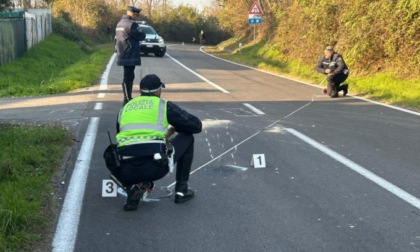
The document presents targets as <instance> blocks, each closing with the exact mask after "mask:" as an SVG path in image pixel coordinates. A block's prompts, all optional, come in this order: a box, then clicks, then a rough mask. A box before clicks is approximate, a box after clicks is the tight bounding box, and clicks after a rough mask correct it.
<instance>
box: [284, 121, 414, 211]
mask: <svg viewBox="0 0 420 252" xmlns="http://www.w3.org/2000/svg"><path fill="white" fill-rule="evenodd" d="M285 130H286V131H288V132H290V133H291V134H292V135H294V136H296V137H297V138H299V139H301V140H302V141H304V142H306V143H308V144H309V145H311V146H312V147H314V148H316V149H318V150H320V151H322V152H323V153H325V154H327V155H328V156H330V157H331V158H333V159H335V160H336V161H338V162H340V163H342V164H343V165H345V166H347V167H348V168H350V169H351V170H353V171H355V172H357V173H359V174H360V175H362V176H363V177H365V178H367V179H369V180H370V181H372V182H374V183H375V184H377V185H379V186H380V187H382V188H384V189H385V190H387V191H389V192H391V193H392V194H394V195H395V196H397V197H399V198H400V199H402V200H404V201H405V202H407V203H409V204H411V205H412V206H414V207H416V208H417V209H420V199H418V198H416V197H414V196H413V195H411V194H409V193H408V192H406V191H404V190H403V189H401V188H399V187H398V186H396V185H394V184H391V183H390V182H388V181H386V180H385V179H383V178H381V177H379V176H378V175H376V174H374V173H373V172H371V171H369V170H367V169H366V168H363V167H362V166H360V165H358V164H356V163H355V162H353V161H351V160H350V159H348V158H346V157H344V156H342V155H340V154H338V153H337V152H335V151H333V150H331V149H329V148H328V147H326V146H325V145H322V144H320V143H318V142H316V141H315V140H313V139H311V138H309V137H307V136H305V135H304V134H302V133H300V132H298V131H296V130H294V129H291V128H286V129H285Z"/></svg>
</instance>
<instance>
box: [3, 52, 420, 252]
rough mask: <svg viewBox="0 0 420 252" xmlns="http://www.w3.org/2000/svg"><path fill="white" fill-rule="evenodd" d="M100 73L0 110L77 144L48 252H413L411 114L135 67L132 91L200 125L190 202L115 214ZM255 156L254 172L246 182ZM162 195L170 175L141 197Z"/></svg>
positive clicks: (112, 114) (194, 57)
mask: <svg viewBox="0 0 420 252" xmlns="http://www.w3.org/2000/svg"><path fill="white" fill-rule="evenodd" d="M111 63H112V64H110V65H109V69H110V71H109V72H108V73H105V74H104V77H103V79H102V80H101V85H98V86H95V87H92V88H88V89H85V90H80V91H78V92H75V93H74V94H71V95H65V96H62V97H61V96H60V97H58V98H57V99H55V100H51V99H52V98H48V97H45V98H35V99H31V102H30V104H35V105H29V102H28V101H27V99H22V100H16V99H14V100H3V101H1V102H0V111H1V115H2V118H3V119H6V120H30V114H31V112H30V111H31V108H27V107H28V106H29V107H32V111H33V108H34V107H35V108H36V110H38V111H41V112H42V114H43V117H42V118H40V120H41V119H44V120H45V119H46V120H51V121H52V122H53V121H60V122H66V123H68V125H69V126H70V128H71V129H72V130H73V131H74V134H75V138H76V139H77V140H78V141H79V144H78V145H77V147H76V149H77V151H75V154H74V155H71V156H70V157H69V163H72V164H74V165H73V166H70V168H69V172H68V173H66V174H65V176H63V189H66V188H68V190H67V194H66V195H64V194H63V196H62V198H60V199H59V200H61V202H62V203H63V205H64V207H63V210H62V212H61V215H60V219H59V221H58V227H57V230H56V235H55V238H54V242H53V246H54V250H55V251H420V200H419V199H420V165H419V163H420V155H419V153H420V144H419V143H420V127H419V125H420V114H418V113H415V112H410V111H405V110H400V109H397V108H393V107H389V106H384V105H381V104H377V103H372V102H370V101H368V100H363V99H359V98H355V97H352V96H348V97H340V98H338V99H330V98H328V97H326V96H323V95H321V89H320V88H319V87H314V86H311V85H308V84H304V83H299V82H296V81H293V80H290V79H286V78H282V77H279V76H276V75H272V74H267V73H264V72H261V71H256V70H253V69H250V68H246V67H244V66H240V65H236V64H232V63H229V62H226V61H222V60H220V59H216V58H214V57H211V56H209V55H206V54H204V53H202V52H201V51H200V50H199V47H198V46H187V45H185V46H183V45H171V46H170V47H169V48H168V55H166V56H165V57H163V58H156V57H154V56H149V57H142V64H143V65H142V67H141V68H139V67H138V68H137V69H136V80H135V83H139V80H140V78H141V76H144V75H146V74H148V73H155V74H157V75H159V76H160V77H161V79H162V81H163V82H164V83H166V89H164V91H163V98H165V99H168V100H172V101H175V102H177V103H178V104H179V105H180V106H181V107H183V108H185V109H186V110H188V111H189V112H191V113H193V114H195V115H197V116H198V117H200V118H201V119H202V121H203V125H204V129H203V132H202V133H201V134H197V135H196V151H195V159H194V163H193V172H192V174H191V178H190V186H191V187H192V188H193V189H194V190H195V192H196V197H195V198H194V199H193V200H191V201H189V202H187V203H185V204H180V205H178V204H175V203H174V202H173V197H163V198H161V199H160V200H159V201H153V202H140V205H139V209H138V210H137V211H133V212H124V211H123V210H122V207H123V205H124V201H125V198H124V197H123V196H121V195H118V197H102V189H103V187H102V182H103V180H105V179H108V178H109V173H108V172H107V170H106V168H105V166H104V161H103V159H102V153H103V151H104V149H105V148H106V146H107V145H108V141H109V140H108V136H107V132H108V131H109V132H110V133H111V134H113V135H114V134H115V119H116V116H117V114H118V111H119V109H120V108H121V105H122V100H123V96H122V92H121V85H120V83H121V77H122V69H121V67H118V66H116V65H115V62H113V61H112V62H111ZM135 90H136V91H137V90H138V86H136V89H135ZM136 91H135V92H136ZM350 93H351V87H350ZM47 100H48V102H47V104H46V101H47ZM37 102H38V105H36V104H37ZM57 102H59V103H60V104H59V105H57ZM48 103H51V104H50V105H48ZM41 104H42V105H41ZM17 109H19V111H20V114H19V115H16V110H17ZM26 116H27V117H28V118H29V119H28V118H27V117H26ZM44 117H45V118H44ZM255 154H259V157H260V158H261V157H264V158H265V168H254V165H255V164H257V163H258V161H260V160H261V159H253V156H254V155H255ZM76 155H77V156H76ZM252 160H254V161H255V162H254V165H252V164H251V161H252ZM173 182H174V176H173V174H170V175H169V176H168V177H166V178H164V179H162V180H160V181H158V182H156V187H155V191H154V192H153V193H152V194H151V195H150V197H154V198H156V197H162V196H164V195H166V193H167V190H166V187H167V186H169V185H171V184H172V183H173ZM67 186H68V187H67ZM64 191H65V190H64ZM66 202H67V203H66Z"/></svg>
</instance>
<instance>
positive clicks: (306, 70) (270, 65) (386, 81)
mask: <svg viewBox="0 0 420 252" xmlns="http://www.w3.org/2000/svg"><path fill="white" fill-rule="evenodd" d="M239 43H242V44H244V46H242V47H241V48H239V46H238V45H239ZM206 52H209V53H212V54H215V55H217V56H219V57H221V58H224V59H228V60H231V61H234V62H238V63H241V64H244V65H248V66H252V67H255V68H258V69H262V70H265V71H268V72H272V73H277V74H281V75H284V76H287V77H291V78H294V79H298V80H302V81H305V82H308V83H312V84H320V83H321V82H322V80H323V79H324V78H325V76H324V75H321V74H319V73H317V72H316V71H315V65H316V63H317V62H314V64H313V65H305V64H302V63H301V62H299V61H292V60H288V59H286V58H284V57H283V56H282V54H281V53H280V50H279V49H278V48H276V47H275V46H273V45H269V44H267V43H265V42H258V43H255V44H253V43H249V44H245V41H244V39H243V38H232V39H230V40H227V41H225V42H224V43H222V44H220V45H219V46H217V47H206ZM346 82H347V83H348V84H349V85H350V93H351V94H355V95H359V96H364V97H367V98H370V99H373V100H376V101H380V102H383V103H387V104H393V105H398V106H400V107H405V108H408V109H412V110H416V111H420V78H415V79H402V78H399V77H397V76H396V75H395V74H392V73H386V72H383V73H378V74H374V75H370V76H354V75H352V74H351V69H350V76H349V78H348V79H347V80H346ZM324 85H325V83H324Z"/></svg>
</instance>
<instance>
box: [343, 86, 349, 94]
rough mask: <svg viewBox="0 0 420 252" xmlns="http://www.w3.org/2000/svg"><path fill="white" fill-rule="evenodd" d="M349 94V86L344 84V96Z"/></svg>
mask: <svg viewBox="0 0 420 252" xmlns="http://www.w3.org/2000/svg"><path fill="white" fill-rule="evenodd" d="M348 92H349V85H348V84H343V96H346V95H347V93H348Z"/></svg>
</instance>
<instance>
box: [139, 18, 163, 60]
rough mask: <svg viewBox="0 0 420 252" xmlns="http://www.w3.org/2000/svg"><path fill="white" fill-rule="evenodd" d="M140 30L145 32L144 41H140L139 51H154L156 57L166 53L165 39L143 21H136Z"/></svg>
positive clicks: (146, 52) (144, 52) (145, 52)
mask: <svg viewBox="0 0 420 252" xmlns="http://www.w3.org/2000/svg"><path fill="white" fill-rule="evenodd" d="M136 22H137V23H138V24H139V26H140V27H141V29H142V31H143V32H144V33H146V38H145V39H144V41H141V42H140V52H141V53H143V54H145V55H147V54H148V53H154V54H155V56H156V57H163V56H164V55H165V53H166V45H165V41H164V40H163V38H162V37H161V36H159V34H158V33H157V32H156V31H155V29H153V27H152V26H150V25H148V24H147V23H146V22H144V21H136Z"/></svg>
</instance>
